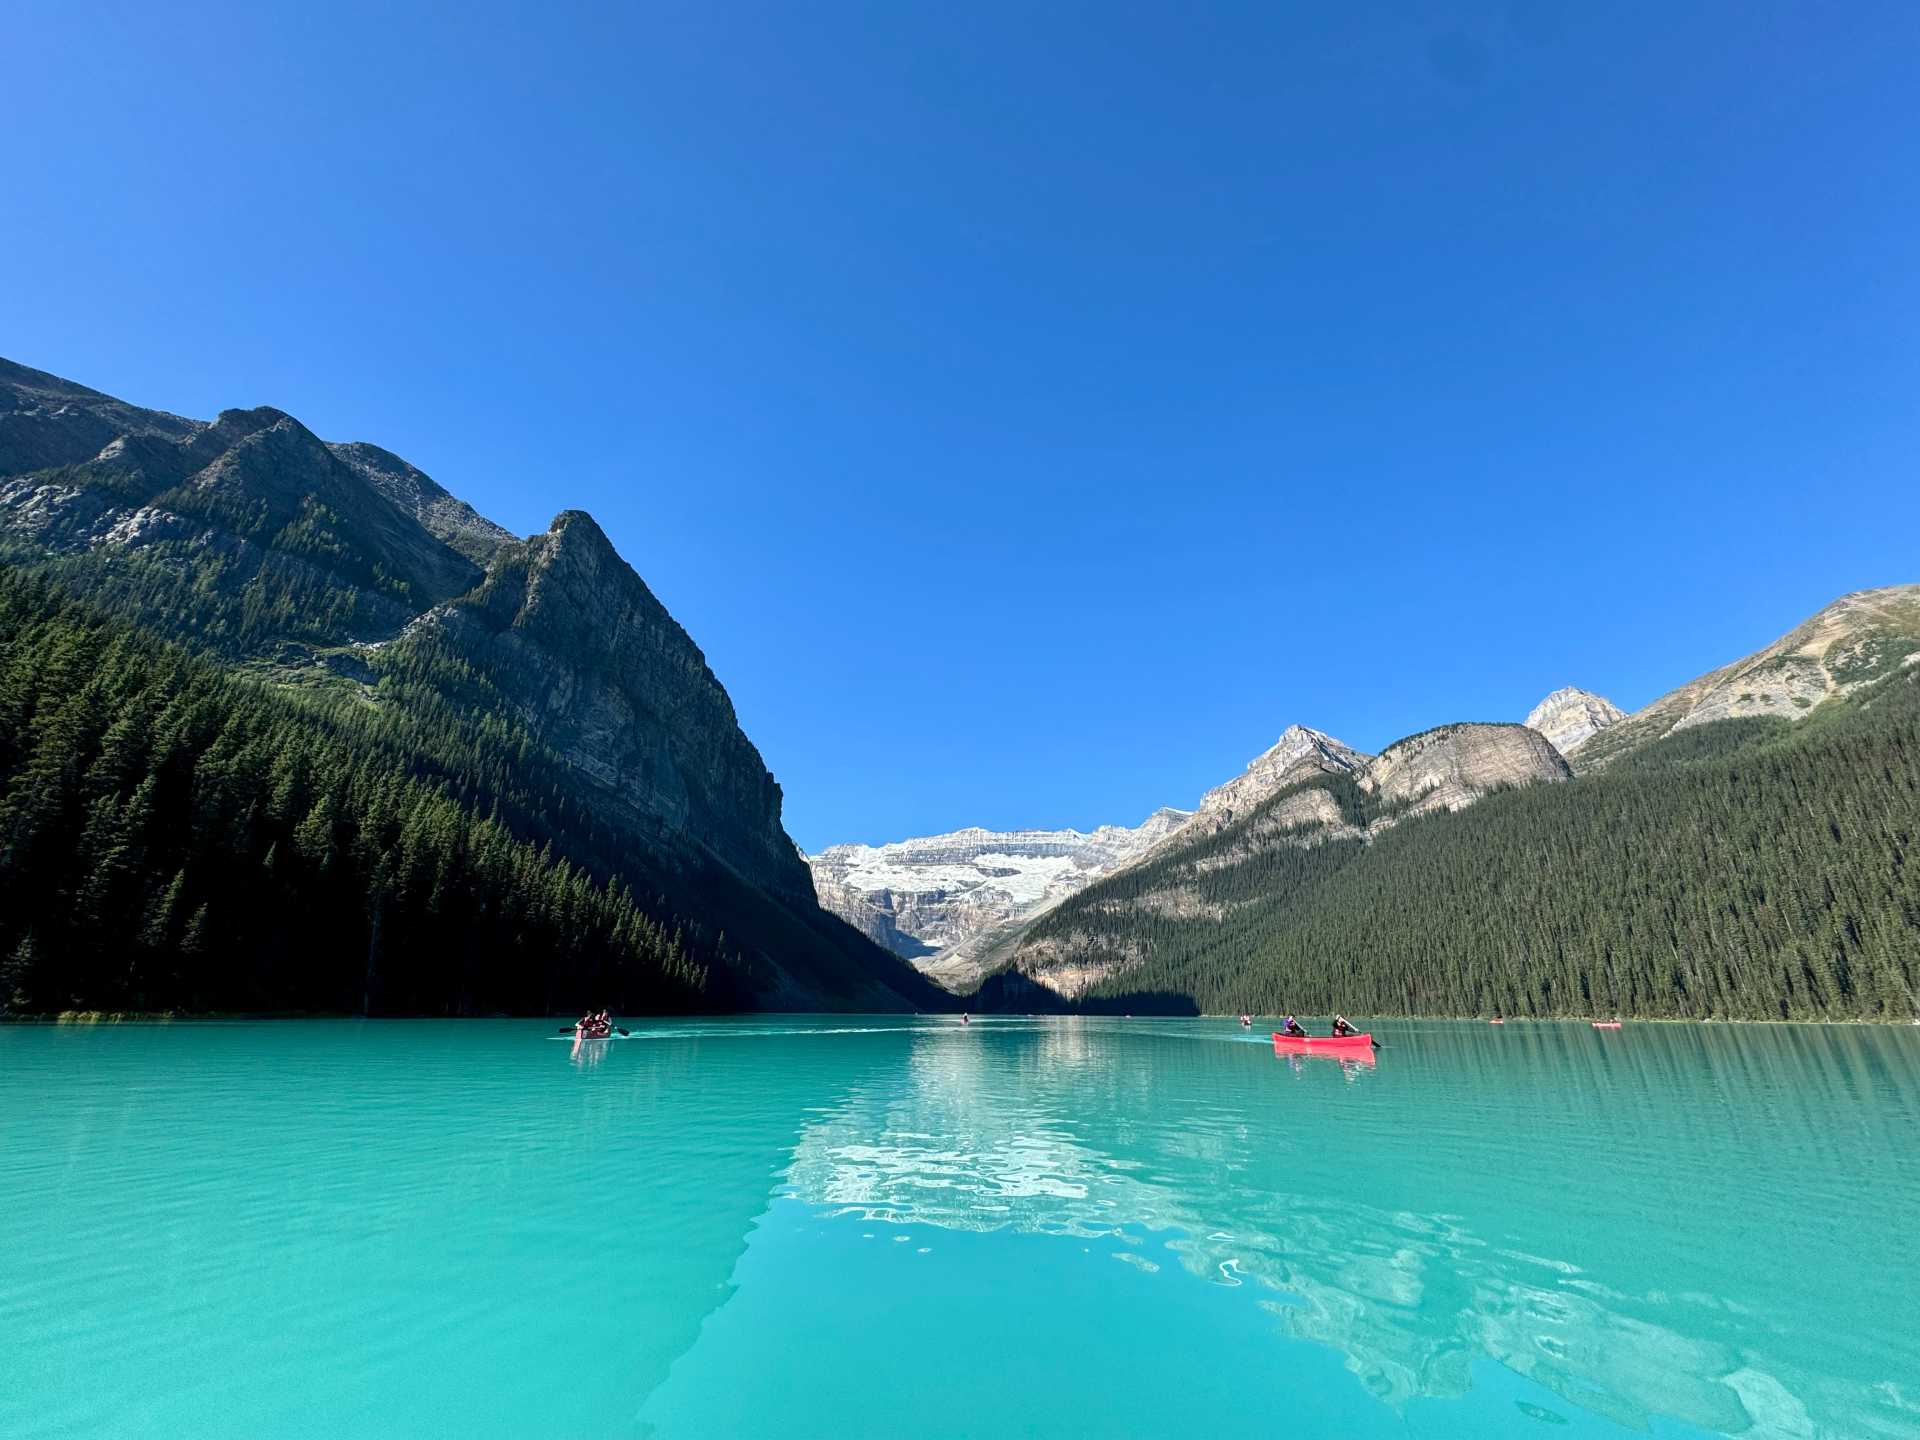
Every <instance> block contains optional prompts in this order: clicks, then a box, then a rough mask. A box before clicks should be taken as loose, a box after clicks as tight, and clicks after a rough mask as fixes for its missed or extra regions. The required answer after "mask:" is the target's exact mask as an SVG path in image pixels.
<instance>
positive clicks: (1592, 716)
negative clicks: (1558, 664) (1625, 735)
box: [1521, 686, 1627, 757]
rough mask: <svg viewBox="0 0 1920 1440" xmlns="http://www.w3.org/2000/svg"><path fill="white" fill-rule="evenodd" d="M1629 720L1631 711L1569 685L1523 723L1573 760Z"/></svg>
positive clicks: (1528, 716)
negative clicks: (1602, 734) (1601, 735)
mask: <svg viewBox="0 0 1920 1440" xmlns="http://www.w3.org/2000/svg"><path fill="white" fill-rule="evenodd" d="M1626 718H1627V712H1626V711H1624V710H1622V709H1621V708H1620V707H1619V706H1618V705H1616V704H1614V703H1613V702H1612V701H1611V700H1609V699H1607V698H1606V696H1604V695H1595V694H1594V693H1593V692H1592V691H1591V690H1578V689H1575V688H1573V687H1572V686H1568V687H1567V688H1565V689H1563V690H1556V691H1554V692H1553V693H1552V694H1551V695H1549V696H1547V698H1546V699H1544V700H1542V701H1541V702H1540V703H1539V704H1538V705H1536V706H1534V707H1533V709H1532V710H1531V711H1529V712H1528V714H1527V718H1526V719H1525V720H1524V721H1523V722H1521V723H1523V724H1524V725H1525V726H1526V727H1527V728H1528V729H1529V730H1537V731H1539V732H1540V733H1541V734H1542V735H1544V736H1546V737H1547V739H1548V741H1549V742H1551V743H1552V745H1553V748H1554V749H1556V750H1558V751H1559V752H1560V753H1561V754H1562V755H1565V756H1569V757H1571V756H1572V755H1573V754H1574V753H1575V752H1576V751H1578V750H1579V748H1580V747H1581V746H1582V745H1584V744H1586V743H1587V741H1589V740H1591V739H1592V738H1593V737H1594V736H1596V735H1598V734H1599V733H1600V732H1601V731H1602V730H1605V729H1606V728H1607V727H1608V726H1610V725H1614V724H1617V723H1618V722H1619V721H1622V720H1624V719H1626Z"/></svg>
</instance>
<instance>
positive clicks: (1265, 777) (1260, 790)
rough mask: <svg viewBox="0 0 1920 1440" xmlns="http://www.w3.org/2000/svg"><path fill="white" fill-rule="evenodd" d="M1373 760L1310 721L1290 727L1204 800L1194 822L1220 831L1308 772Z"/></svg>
mask: <svg viewBox="0 0 1920 1440" xmlns="http://www.w3.org/2000/svg"><path fill="white" fill-rule="evenodd" d="M1370 758H1372V757H1370V756H1368V755H1365V754H1363V753H1361V752H1360V751H1358V750H1355V749H1354V748H1353V747H1352V746H1351V745H1347V744H1344V743H1342V742H1341V741H1339V740H1336V739H1334V738H1333V736H1331V735H1329V734H1327V733H1326V732H1325V731H1324V730H1315V729H1314V728H1313V727H1312V726H1310V725H1289V726H1287V728H1286V729H1284V730H1282V731H1281V732H1280V738H1279V739H1278V740H1276V741H1274V742H1273V744H1272V745H1271V746H1269V747H1268V748H1267V749H1265V750H1263V751H1261V752H1260V754H1258V755H1256V756H1254V757H1253V759H1252V760H1250V761H1249V762H1247V768H1246V769H1245V770H1244V771H1243V772H1241V773H1240V774H1239V775H1237V776H1235V777H1234V778H1233V779H1231V780H1229V781H1227V783H1226V784H1224V785H1216V786H1215V787H1214V788H1213V789H1211V790H1209V791H1208V792H1207V793H1206V794H1205V795H1203V796H1202V797H1201V798H1200V808H1199V810H1198V811H1197V812H1195V814H1194V823H1195V824H1196V825H1199V826H1201V827H1203V828H1207V829H1217V828H1219V827H1220V826H1222V825H1225V824H1227V823H1229V822H1230V821H1231V820H1233V818H1234V817H1235V816H1237V815H1244V814H1246V813H1247V812H1248V811H1249V810H1251V809H1252V808H1253V807H1254V806H1256V805H1258V804H1259V803H1260V802H1261V801H1262V800H1265V799H1266V798H1267V797H1268V796H1269V795H1271V794H1273V793H1274V792H1275V791H1276V790H1279V789H1280V788H1282V787H1283V786H1285V785H1287V784H1289V783H1291V781H1292V780H1293V779H1295V778H1298V777H1299V776H1301V775H1304V774H1306V773H1309V772H1312V773H1322V774H1335V775H1351V774H1353V773H1354V772H1355V771H1357V770H1359V769H1361V768H1362V767H1363V766H1365V764H1366V763H1367V761H1368V760H1369V759H1370Z"/></svg>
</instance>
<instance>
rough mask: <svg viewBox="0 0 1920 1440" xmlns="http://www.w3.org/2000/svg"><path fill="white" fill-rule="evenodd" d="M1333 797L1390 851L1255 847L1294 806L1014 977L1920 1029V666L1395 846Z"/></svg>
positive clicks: (1084, 906)
mask: <svg viewBox="0 0 1920 1440" xmlns="http://www.w3.org/2000/svg"><path fill="white" fill-rule="evenodd" d="M1314 787H1318V788H1324V789H1326V790H1327V791H1328V792H1329V793H1330V794H1331V795H1332V796H1333V798H1334V799H1335V800H1336V801H1337V803H1338V805H1339V807H1340V810H1341V813H1342V816H1343V818H1344V819H1345V820H1346V821H1347V822H1348V823H1349V824H1351V825H1355V826H1359V827H1361V828H1362V829H1365V831H1366V834H1367V835H1368V837H1369V838H1367V839H1366V840H1360V839H1340V838H1335V839H1330V840H1322V841H1320V842H1319V843H1314V842H1315V840H1316V838H1317V837H1316V835H1315V833H1313V832H1311V831H1306V832H1296V833H1293V834H1291V835H1280V836H1275V835H1271V834H1269V835H1267V836H1265V837H1263V838H1261V839H1260V840H1258V841H1257V842H1253V843H1250V842H1249V836H1251V835H1257V834H1258V832H1259V830H1260V826H1261V820H1262V817H1263V816H1264V815H1267V814H1268V813H1269V812H1271V811H1272V810H1273V809H1274V808H1275V807H1278V806H1281V805H1283V804H1285V803H1286V802H1287V801H1288V799H1289V797H1290V796H1291V795H1293V794H1295V793H1297V790H1298V788H1300V787H1296V788H1295V790H1293V791H1288V792H1283V793H1282V794H1280V795H1276V796H1274V797H1272V798H1271V799H1270V800H1269V801H1268V802H1267V804H1266V805H1264V806H1262V807H1261V809H1260V810H1258V811H1256V812H1255V813H1254V814H1252V815H1250V816H1248V817H1247V818H1246V819H1244V820H1243V821H1241V822H1239V823H1237V824H1236V825H1234V826H1233V827H1231V828H1230V829H1228V830H1226V831H1224V832H1222V833H1220V834H1218V835H1216V836H1213V837H1210V838H1209V839H1208V840H1207V841H1205V842H1203V844H1202V845H1200V846H1197V847H1189V848H1187V849H1184V850H1178V851H1175V852H1172V853H1169V854H1167V855H1164V856H1162V857H1159V858H1157V859H1155V860H1153V861H1151V862H1150V863H1148V864H1146V865H1143V866H1140V867H1137V868H1135V869H1133V870H1129V871H1124V872H1122V873H1120V874H1119V875H1116V876H1113V877H1110V878H1109V879H1107V880H1105V881H1102V882H1100V883H1098V884H1096V885H1094V886H1091V887H1089V888H1088V889H1087V890H1085V891H1083V892H1081V894H1079V895H1078V896H1075V897H1074V898H1073V899H1072V900H1071V901H1069V902H1068V903H1067V904H1065V905H1063V906H1062V907H1061V908H1060V909H1059V910H1057V911H1055V912H1053V913H1052V914H1051V915H1049V916H1047V917H1046V918H1045V919H1043V920H1042V921H1041V922H1039V923H1038V924H1036V925H1035V926H1034V927H1033V929H1032V930H1031V931H1030V932H1029V933H1028V935H1027V936H1026V938H1025V940H1024V941H1023V944H1022V947H1021V949H1020V951H1019V952H1018V954H1017V956H1016V963H1018V964H1019V965H1021V966H1022V968H1024V969H1028V970H1030V971H1032V972H1033V973H1036V974H1040V975H1041V976H1042V977H1043V978H1044V974H1045V970H1046V967H1047V966H1048V965H1049V964H1055V965H1057V964H1060V963H1063V962H1071V963H1074V964H1077V965H1080V966H1083V967H1093V968H1096V969H1102V970H1104V971H1105V972H1106V973H1105V975H1104V978H1103V979H1101V980H1100V981H1099V982H1098V983H1097V984H1095V985H1094V986H1093V987H1092V989H1091V990H1090V991H1089V993H1088V995H1087V997H1086V1000H1085V1001H1084V1002H1083V1003H1087V1004H1092V1005H1099V1006H1101V1007H1103V1008H1106V1007H1110V1006H1112V1005H1113V1004H1115V1003H1116V1002H1117V1003H1122V1004H1124V1003H1125V1001H1124V997H1126V996H1128V995H1131V994H1153V995H1156V996H1161V997H1164V996H1167V995H1184V996H1188V997H1191V998H1192V1000H1193V1001H1194V1002H1195V1003H1196V1004H1197V1005H1198V1006H1199V1008H1201V1009H1203V1010H1206V1011H1210V1012H1232V1011H1235V1010H1255V1011H1260V1012H1264V1013H1274V1012H1281V1011H1298V1012H1301V1013H1307V1014H1317V1013H1327V1012H1330V1011H1334V1010H1342V1011H1345V1012H1347V1013H1349V1014H1475V1013H1485V1012H1488V1011H1493V1010H1504V1011H1506V1012H1508V1013H1511V1014H1522V1015H1528V1014H1531V1015H1584V1014H1591V1013H1608V1014H1610V1013H1614V1012H1616V1011H1617V1012H1619V1013H1621V1014H1629V1015H1641V1016H1675V1017H1681V1016H1686V1017H1704V1016H1709V1015H1711V1016H1719V1017H1727V1018H1755V1019H1759V1018H1792V1019H1812V1018H1835V1019H1841V1018H1862V1019H1883V1018H1896V1017H1897V1018H1905V1017H1908V1016H1911V1015H1913V1014H1914V1013H1916V1011H1920V857H1916V854H1915V850H1916V845H1917V844H1920V668H1916V667H1911V666H1910V667H1907V668H1906V669H1905V670H1903V671H1901V672H1899V673H1898V674H1896V675H1894V676H1893V677H1891V678H1889V679H1887V680H1884V681H1882V682H1880V683H1879V684H1877V685H1876V686H1874V687H1872V688H1871V689H1869V690H1866V691H1863V692H1861V693H1859V694H1857V695H1854V696H1852V697H1849V698H1847V699H1845V700H1838V701H1833V702H1829V704H1827V705H1826V706H1823V707H1821V708H1820V709H1819V710H1818V711H1816V712H1815V713H1814V714H1812V715H1811V716H1809V717H1808V718H1807V719H1805V720H1803V721H1801V722H1799V723H1798V724H1797V725H1790V724H1789V723H1788V722H1786V721H1784V720H1776V719H1752V720H1732V721H1723V722H1718V723H1714V724H1708V725H1702V726H1697V727H1690V728H1687V729H1683V730H1679V731H1676V732H1675V733H1674V734H1672V735H1671V736H1669V737H1668V738H1667V739H1665V740H1662V741H1660V742H1659V743H1657V744H1654V745H1651V746H1648V747H1646V748H1645V749H1643V750H1641V751H1639V752H1636V753H1635V754H1633V755H1631V756H1628V757H1625V758H1623V759H1622V760H1620V761H1619V762H1618V763H1616V764H1615V765H1614V766H1613V767H1612V768H1611V769H1609V770H1608V771H1606V772H1604V773H1602V774H1599V775H1593V776H1587V777H1583V778H1580V779H1576V780H1574V781H1572V782H1571V783H1568V784H1563V785H1543V786H1531V787H1527V788H1524V789H1518V790H1509V791H1504V792H1501V793H1497V794H1494V795H1491V796H1489V797H1487V798H1486V799H1483V800H1482V801H1480V802H1479V803H1478V804H1477V805H1474V806H1473V807H1472V808H1470V809H1468V810H1465V811H1462V812H1461V813H1458V814H1451V815H1449V814H1439V815H1431V816H1423V817H1419V818H1415V819H1406V820H1401V821H1399V822H1398V823H1395V824H1392V825H1390V826H1386V827H1382V826H1381V825H1380V824H1379V823H1378V821H1379V820H1380V819H1381V818H1382V817H1378V816H1373V815H1371V814H1370V813H1369V811H1368V805H1369V799H1368V797H1367V796H1366V795H1365V794H1364V793H1363V792H1361V791H1360V790H1359V789H1358V787H1356V786H1354V785H1353V784H1352V782H1350V781H1346V780H1342V779H1334V778H1321V779H1315V780H1312V781H1309V782H1308V784H1307V788H1314ZM1369 826H1370V827H1371V828H1367V827H1369ZM1326 833H1331V834H1337V833H1343V832H1340V831H1333V830H1329V831H1328V832H1326ZM1029 998H1030V997H1029Z"/></svg>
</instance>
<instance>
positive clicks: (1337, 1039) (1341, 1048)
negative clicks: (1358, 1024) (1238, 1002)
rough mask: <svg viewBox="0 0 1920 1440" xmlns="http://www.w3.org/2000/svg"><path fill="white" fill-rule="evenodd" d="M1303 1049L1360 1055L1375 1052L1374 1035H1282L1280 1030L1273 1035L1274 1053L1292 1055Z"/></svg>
mask: <svg viewBox="0 0 1920 1440" xmlns="http://www.w3.org/2000/svg"><path fill="white" fill-rule="evenodd" d="M1301 1050H1313V1051H1318V1052H1321V1053H1326V1052H1329V1051H1330V1052H1332V1053H1334V1054H1339V1055H1348V1054H1353V1055H1358V1054H1361V1053H1363V1052H1364V1053H1365V1054H1368V1055H1371V1054H1372V1053H1373V1036H1372V1035H1371V1034H1366V1035H1340V1036H1333V1035H1307V1036H1298V1035H1282V1034H1280V1033H1279V1032H1278V1031H1276V1032H1275V1033H1274V1037H1273V1053H1274V1054H1276V1055H1290V1054H1293V1053H1295V1052H1297V1051H1301Z"/></svg>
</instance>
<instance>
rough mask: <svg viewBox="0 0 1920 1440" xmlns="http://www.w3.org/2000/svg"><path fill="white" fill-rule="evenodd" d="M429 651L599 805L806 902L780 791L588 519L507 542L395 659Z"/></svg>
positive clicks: (397, 645)
mask: <svg viewBox="0 0 1920 1440" xmlns="http://www.w3.org/2000/svg"><path fill="white" fill-rule="evenodd" d="M439 657H450V658H453V659H455V660H457V662H458V663H460V664H461V665H464V666H467V667H470V668H471V669H473V670H474V671H476V672H478V673H480V674H483V675H485V676H486V677H488V689H489V692H490V694H491V696H492V697H494V698H497V699H498V700H501V701H504V702H505V703H506V705H507V706H509V707H510V708H511V710H512V711H513V713H514V714H515V715H516V716H517V717H518V719H519V720H520V721H521V722H522V723H523V724H524V725H525V726H526V728H527V730H528V732H529V733H530V734H531V735H533V736H534V737H535V738H536V739H538V740H539V741H540V742H541V743H542V744H544V745H547V746H549V747H551V748H552V749H553V750H554V751H555V752H556V753H558V754H559V755H560V756H561V757H562V758H563V759H564V760H565V761H566V762H567V763H568V764H569V765H570V766H572V767H573V768H574V770H575V771H577V772H578V773H579V774H580V775H581V776H582V777H583V778H584V779H585V780H586V782H587V783H588V784H590V785H591V786H592V787H593V790H594V793H595V795H596V796H597V799H598V803H599V804H600V805H602V806H604V807H608V808H612V809H617V810H618V811H619V812H620V813H622V814H623V815H624V816H625V817H626V818H627V819H628V820H629V821H631V822H632V823H633V824H634V825H636V826H638V827H642V828H645V829H647V830H650V831H652V832H653V833H655V834H656V835H658V836H659V837H660V838H662V839H663V840H683V841H688V842H691V843H693V844H696V845H699V846H702V847H704V848H705V849H707V850H709V851H711V852H712V853H713V854H714V855H715V856H716V857H720V858H722V859H724V860H725V861H726V862H727V863H728V864H729V865H730V866H731V867H732V868H733V869H735V870H736V871H738V872H739V873H740V874H741V875H743V876H744V877H745V878H747V879H748V880H750V881H752V882H753V883H754V884H756V885H759V886H761V887H762V888H763V889H765V890H767V891H768V892H769V893H771V894H773V895H776V896H778V897H780V898H781V899H783V900H787V901H791V902H800V901H805V902H808V903H810V902H811V893H812V892H811V887H810V884H809V881H808V876H807V870H806V867H805V865H804V864H803V863H802V861H801V859H800V854H799V852H798V850H796V849H795V847H794V845H793V842H792V841H791V840H790V839H788V838H787V834H786V831H785V830H784V829H783V828H782V827H781V823H780V806H781V795H780V786H779V784H778V783H777V782H776V781H775V780H774V778H773V776H772V775H771V774H770V773H769V772H768V770H767V768H766V765H765V763H764V761H763V760H762V759H761V757H760V752H759V751H758V750H757V749H755V748H754V745H753V742H752V741H750V740H748V739H747V737H746V735H745V734H744V733H743V732H742V731H741V729H740V725H739V721H738V719H737V717H736V716H735V714H734V709H733V702H732V700H731V699H730V698H729V697H728V695H727V693H726V691H725V689H723V688H722V687H721V685H720V682H719V681H718V680H717V679H715V678H714V674H713V671H712V670H711V669H709V668H708V666H707V662H706V657H705V656H704V655H703V654H702V653H701V652H700V649H699V647H698V646H697V645H695V644H694V643H693V639H692V637H690V636H689V635H688V634H687V632H686V630H685V629H684V628H682V626H681V625H680V624H679V622H678V621H676V620H675V619H674V618H673V617H672V616H671V615H670V614H668V613H667V610H666V607H665V606H663V605H662V604H661V603H660V602H659V600H658V599H656V598H655V597H654V594H653V592H652V591H651V590H649V589H648V588H647V585H646V582H645V581H643V580H642V579H641V578H640V577H639V575H638V574H636V573H635V572H634V570H633V568H632V567H631V566H629V565H628V564H627V563H626V562H625V561H624V560H622V559H621V558H620V556H619V555H618V554H617V553H616V552H615V550H614V548H613V545H612V543H611V542H610V541H608V539H607V537H606V535H605V533H604V532H603V531H602V530H601V529H600V527H599V526H598V525H597V524H595V523H594V520H593V517H592V516H590V515H588V514H586V513H585V512H584V511H580V510H567V511H563V512H562V513H561V514H560V515H559V516H558V517H556V518H555V520H554V522H553V525H552V527H551V528H550V529H549V530H548V531H547V533H546V534H544V535H535V536H533V537H532V538H530V539H528V540H524V541H516V542H513V543H512V544H511V545H509V546H507V547H503V548H502V549H501V550H500V551H499V552H498V553H497V554H496V556H495V558H494V561H493V563H492V565H491V566H490V567H489V569H488V571H487V575H486V579H485V580H484V581H483V582H482V583H481V584H480V585H479V586H478V587H477V588H476V589H474V590H473V591H472V592H471V593H470V594H467V595H464V596H461V597H460V598H458V599H455V600H451V601H449V602H447V603H445V604H443V605H439V606H436V607H435V608H433V609H432V610H429V611H427V612H426V613H425V614H424V615H422V616H420V617H419V618H418V619H417V620H415V621H414V622H413V623H412V624H411V625H409V626H408V627H407V630H406V632H405V634H404V635H403V636H401V638H400V639H399V640H397V641H395V642H394V646H393V654H392V657H391V660H392V661H393V662H395V663H400V664H407V663H412V662H420V663H431V662H432V661H433V660H434V659H436V658H439ZM383 658H385V657H383Z"/></svg>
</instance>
